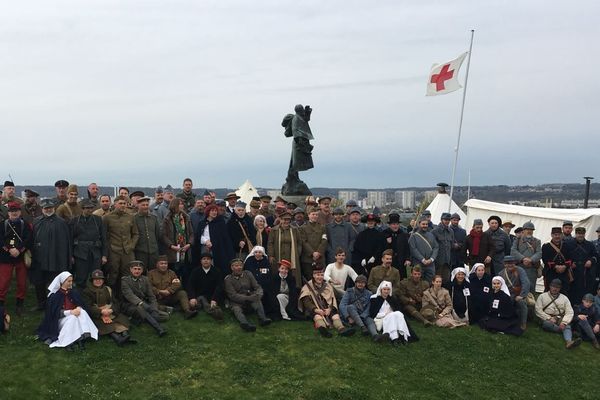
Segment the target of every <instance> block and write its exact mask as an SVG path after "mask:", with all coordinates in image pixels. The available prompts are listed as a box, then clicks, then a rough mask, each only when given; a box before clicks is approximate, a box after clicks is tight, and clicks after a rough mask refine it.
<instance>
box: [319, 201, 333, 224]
mask: <svg viewBox="0 0 600 400" xmlns="http://www.w3.org/2000/svg"><path fill="white" fill-rule="evenodd" d="M318 202H319V209H320V210H319V215H318V219H317V222H318V223H320V224H321V225H323V226H325V225H327V224H329V223H331V222H332V221H333V215H332V214H331V197H329V196H323V197H321V198H319V201H318Z"/></svg>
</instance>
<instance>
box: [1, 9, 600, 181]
mask: <svg viewBox="0 0 600 400" xmlns="http://www.w3.org/2000/svg"><path fill="white" fill-rule="evenodd" d="M598 15H600V2H598V1H577V2H550V1H541V0H540V1H519V2H517V1H472V2H471V1H433V2H432V1H423V0H420V1H411V2H407V1H397V0H394V1H391V0H390V1H382V0H378V1H351V0H344V1H331V0H330V1H312V0H304V1H300V2H299V1H293V2H292V1H282V0H277V1H275V0H273V1H264V0H262V1H257V2H251V1H224V0H221V1H183V0H179V1H176V0H170V1H159V0H157V1H131V0H129V1H122V0H86V1H83V2H82V1H61V0H55V1H39V0H38V1H22V2H16V1H13V2H8V1H4V2H3V6H2V13H0V49H1V51H0V93H1V95H0V115H1V117H0V132H1V135H2V138H3V139H4V145H3V151H2V156H1V163H2V167H3V168H2V169H3V173H4V174H5V175H6V174H8V173H9V172H10V173H11V174H12V176H13V178H14V179H15V181H16V183H17V184H52V183H53V182H54V181H55V180H56V179H59V178H65V179H67V180H69V181H71V182H76V183H80V184H87V183H89V182H90V181H96V182H98V183H99V184H103V185H119V184H127V185H147V186H155V185H159V184H160V185H165V184H167V183H170V184H172V185H174V186H180V184H181V180H182V179H183V178H184V177H186V176H190V177H191V178H192V179H194V184H195V186H202V187H237V186H239V185H240V184H241V183H242V182H243V181H244V180H245V179H247V178H248V179H250V180H251V182H252V183H253V184H254V185H255V186H259V187H280V186H281V185H282V183H283V182H284V179H285V175H286V170H287V165H288V163H289V156H290V151H291V150H290V149H291V142H290V139H288V138H285V137H284V136H283V128H282V127H281V125H280V124H281V120H282V118H283V116H284V115H285V114H286V113H290V112H293V107H294V105H295V104H297V103H302V104H310V105H311V106H312V107H313V109H314V111H313V115H312V119H311V128H312V131H313V133H314V136H315V140H314V142H313V144H314V146H315V149H314V152H313V158H314V164H315V168H314V169H313V170H311V171H307V172H304V173H301V178H302V179H303V180H304V181H305V182H306V183H307V184H308V185H309V186H329V187H364V188H384V187H403V186H433V185H435V183H437V182H439V181H447V182H449V181H450V177H451V170H452V162H453V157H454V153H453V149H454V147H455V145H456V135H457V128H458V118H459V111H460V101H461V96H462V91H457V92H454V93H451V94H448V95H445V96H435V97H426V96H425V89H426V82H427V78H428V73H429V70H430V68H431V65H432V64H433V63H434V62H444V61H449V60H451V59H453V58H455V57H456V56H458V55H459V54H461V53H462V52H464V51H466V50H468V45H469V36H470V32H469V31H470V29H471V28H473V29H475V42H474V48H473V56H472V61H471V71H470V76H469V86H468V92H467V104H466V108H465V121H464V126H463V137H462V143H461V148H460V156H459V165H458V171H457V180H456V183H457V184H458V185H466V184H467V176H468V171H469V169H470V170H471V175H472V184H473V185H486V184H491V185H493V184H536V183H548V182H583V180H582V179H581V177H583V176H584V175H592V176H594V175H598V168H597V165H598V163H597V162H596V159H597V158H598V154H599V150H600V135H598V128H597V127H598V122H597V116H598V113H599V111H600V101H599V100H598V92H600V83H599V82H600V78H599V76H600V72H598V71H599V70H600V65H599V63H598V61H599V60H600V55H599V50H598V49H599V47H598V39H599V38H600V24H598V21H597V17H598ZM465 68H466V62H465V64H463V67H462V70H461V81H464V73H465ZM9 138H12V139H9ZM7 143H11V145H10V146H9V145H8V144H7ZM3 178H4V177H3ZM597 178H600V176H598V177H597Z"/></svg>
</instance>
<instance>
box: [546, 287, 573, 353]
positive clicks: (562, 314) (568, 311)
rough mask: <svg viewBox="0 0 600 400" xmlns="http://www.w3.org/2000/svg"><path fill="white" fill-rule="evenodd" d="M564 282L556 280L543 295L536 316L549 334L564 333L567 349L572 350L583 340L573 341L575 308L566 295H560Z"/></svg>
mask: <svg viewBox="0 0 600 400" xmlns="http://www.w3.org/2000/svg"><path fill="white" fill-rule="evenodd" d="M561 287H562V281H561V280H560V279H554V280H553V281H552V282H551V283H550V290H548V291H547V292H545V293H542V294H541V295H540V296H539V297H538V298H537V301H536V302H535V314H536V315H537V317H538V318H539V319H540V322H541V323H542V329H543V330H545V331H549V332H555V333H562V335H563V338H564V339H565V345H566V347H567V349H572V348H573V347H575V346H578V345H579V344H580V343H581V339H579V338H578V339H575V340H573V334H572V332H571V325H570V324H571V321H572V320H573V307H571V302H570V301H569V299H568V298H567V296H565V295H564V294H561V293H560V288H561Z"/></svg>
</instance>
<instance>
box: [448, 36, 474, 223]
mask: <svg viewBox="0 0 600 400" xmlns="http://www.w3.org/2000/svg"><path fill="white" fill-rule="evenodd" d="M474 35H475V29H471V44H470V45H469V59H468V60H467V72H466V74H465V88H464V89H463V98H462V106H461V108H460V121H459V123H458V138H457V139H456V148H455V149H454V166H453V167H452V181H451V183H450V202H448V212H450V207H451V206H452V195H453V194H454V178H455V177H456V164H458V150H459V148H460V134H461V133H462V123H463V115H464V113H465V98H466V97H467V84H468V83H469V66H470V65H471V53H472V51H473V36H474Z"/></svg>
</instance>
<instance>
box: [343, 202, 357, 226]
mask: <svg viewBox="0 0 600 400" xmlns="http://www.w3.org/2000/svg"><path fill="white" fill-rule="evenodd" d="M357 207H358V203H357V202H356V200H348V201H347V202H346V214H345V215H344V221H346V222H350V213H352V210H354V209H355V208H357Z"/></svg>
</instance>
